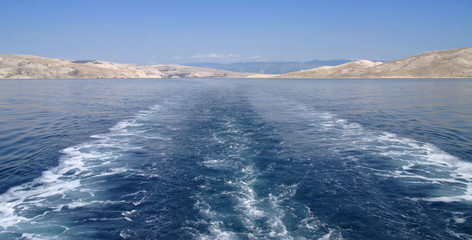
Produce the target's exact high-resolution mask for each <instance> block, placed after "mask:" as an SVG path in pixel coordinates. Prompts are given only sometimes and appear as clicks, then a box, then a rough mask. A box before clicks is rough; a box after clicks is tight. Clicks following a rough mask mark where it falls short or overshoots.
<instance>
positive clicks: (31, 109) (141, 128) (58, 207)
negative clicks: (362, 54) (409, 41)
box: [0, 79, 472, 239]
mask: <svg viewBox="0 0 472 240" xmlns="http://www.w3.org/2000/svg"><path fill="white" fill-rule="evenodd" d="M0 238H1V239H190V238H193V239H471V238H472V82H471V81H470V80H446V79H444V80H431V79H423V80H414V79H404V80H398V79H391V80H293V79H266V80H254V79H195V80H156V79H144V80H143V79H141V80H137V79H124V80H111V79H110V80H98V79H88V80H2V81H1V82H0Z"/></svg>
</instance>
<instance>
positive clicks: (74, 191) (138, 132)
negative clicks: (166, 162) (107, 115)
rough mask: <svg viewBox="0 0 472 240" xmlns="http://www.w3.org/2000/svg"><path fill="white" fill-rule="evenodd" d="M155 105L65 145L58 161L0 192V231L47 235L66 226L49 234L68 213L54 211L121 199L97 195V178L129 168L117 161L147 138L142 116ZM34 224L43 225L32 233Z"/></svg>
mask: <svg viewBox="0 0 472 240" xmlns="http://www.w3.org/2000/svg"><path fill="white" fill-rule="evenodd" d="M159 109H160V107H158V106H156V107H152V108H151V109H149V110H145V111H140V112H138V114H137V115H136V116H135V117H132V118H130V119H125V120H123V121H120V122H118V123H117V124H116V125H115V126H113V127H111V128H110V130H109V132H108V133H105V134H99V135H93V136H92V137H93V139H94V140H91V141H87V142H84V143H81V144H78V145H75V146H71V147H68V148H66V149H64V150H63V151H62V153H63V154H64V155H63V156H62V157H61V158H60V160H59V164H58V166H56V167H54V168H51V169H49V170H46V171H44V172H43V173H42V174H41V176H40V177H38V178H36V179H34V180H33V181H31V182H28V183H24V184H21V185H19V186H14V187H11V188H10V189H8V190H7V191H6V192H5V193H3V194H1V195H0V236H1V234H2V233H21V234H22V236H23V237H25V238H30V239H36V238H43V237H44V238H51V237H53V236H56V235H57V234H61V233H64V232H66V231H68V228H66V227H63V226H62V228H63V230H62V231H59V232H54V231H56V230H54V231H53V230H51V232H49V233H48V230H47V229H48V228H51V229H54V228H55V229H57V228H60V226H58V225H57V224H58V222H61V221H63V222H67V219H62V218H64V215H65V216H67V214H58V213H60V212H61V211H67V210H69V209H74V208H78V207H84V206H89V205H90V206H97V205H114V204H122V203H123V201H118V200H110V199H106V198H104V197H103V194H98V193H102V192H103V191H105V190H106V188H105V187H100V186H101V183H103V182H105V181H106V177H108V176H111V175H115V174H122V173H124V172H126V171H128V169H127V168H126V167H124V166H126V165H123V164H121V163H119V160H120V158H122V157H123V156H124V155H126V154H127V153H126V152H127V151H128V150H133V149H139V148H140V146H139V145H135V143H136V142H139V141H140V139H142V138H145V137H146V132H147V129H150V126H151V125H150V124H152V123H149V122H146V121H145V120H143V119H150V118H152V117H153V116H154V115H155V114H156V113H157V112H156V111H158V110H159ZM163 139H164V138H163ZM125 217H126V216H124V218H125ZM38 226H40V227H42V228H44V229H45V230H44V231H43V232H40V233H35V231H36V230H37V229H38Z"/></svg>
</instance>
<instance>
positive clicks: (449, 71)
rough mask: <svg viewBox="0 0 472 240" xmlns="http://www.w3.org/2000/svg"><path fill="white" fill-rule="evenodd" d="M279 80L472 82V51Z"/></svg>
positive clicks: (307, 72) (363, 63)
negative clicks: (464, 80)
mask: <svg viewBox="0 0 472 240" xmlns="http://www.w3.org/2000/svg"><path fill="white" fill-rule="evenodd" d="M278 77H282V78H472V47H469V48H461V49H452V50H443V51H433V52H427V53H423V54H420V55H416V56H413V57H408V58H404V59H400V60H396V61H392V62H387V63H380V62H377V63H374V62H371V61H367V60H360V61H355V62H350V63H345V64H342V65H338V66H333V67H320V68H314V69H310V70H305V71H300V72H294V73H287V74H282V75H279V76H278Z"/></svg>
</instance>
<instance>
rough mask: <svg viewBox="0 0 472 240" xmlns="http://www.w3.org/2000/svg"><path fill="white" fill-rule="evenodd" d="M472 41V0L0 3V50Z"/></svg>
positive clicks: (177, 60)
mask: <svg viewBox="0 0 472 240" xmlns="http://www.w3.org/2000/svg"><path fill="white" fill-rule="evenodd" d="M471 46H472V0H392V1H387V0H325V1H317V0H237V1H236V0H234V1H230V0H219V1H217V0H181V1H179V0H154V1H152V0H129V1H123V0H80V1H74V0H41V1H38V0H0V54H30V55H37V56H42V57H49V58H60V59H73V60H105V61H113V62H120V63H136V64H182V63H190V62H219V63H230V62H249V61H309V60H315V59H317V60H330V59H353V60H354V59H369V60H394V59H399V58H403V57H408V56H412V55H416V54H419V53H423V52H426V51H433V50H442V49H452V48H463V47H471Z"/></svg>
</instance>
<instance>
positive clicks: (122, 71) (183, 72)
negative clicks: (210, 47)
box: [0, 54, 252, 79]
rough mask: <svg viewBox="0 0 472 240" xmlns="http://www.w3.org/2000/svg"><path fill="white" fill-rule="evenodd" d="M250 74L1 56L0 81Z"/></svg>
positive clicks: (224, 76) (182, 67)
mask: <svg viewBox="0 0 472 240" xmlns="http://www.w3.org/2000/svg"><path fill="white" fill-rule="evenodd" d="M249 75H252V74H248V73H236V72H230V71H224V70H217V69H210V68H201V67H187V66H180V65H152V66H148V65H134V64H120V63H112V62H105V61H70V60H60V59H50V58H42V57H37V56H30V55H16V54H5V55H0V78H11V79H18V78H196V77H215V78H243V77H247V76H249Z"/></svg>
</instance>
